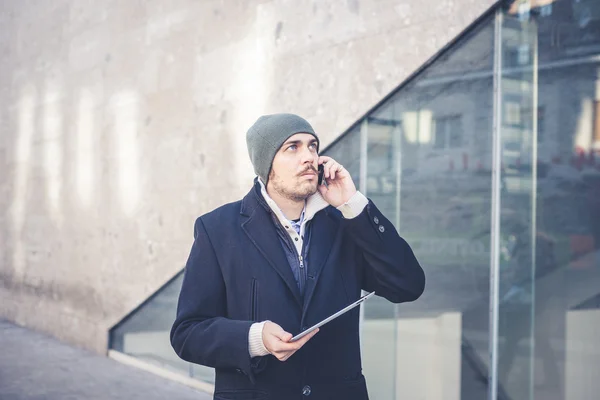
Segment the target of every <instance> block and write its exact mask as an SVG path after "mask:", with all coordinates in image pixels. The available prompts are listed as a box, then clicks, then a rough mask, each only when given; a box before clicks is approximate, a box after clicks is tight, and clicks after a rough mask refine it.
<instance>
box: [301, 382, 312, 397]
mask: <svg viewBox="0 0 600 400" xmlns="http://www.w3.org/2000/svg"><path fill="white" fill-rule="evenodd" d="M311 392H312V390H311V388H310V386H308V385H306V386H304V387H303V388H302V394H303V395H305V396H310V393H311Z"/></svg>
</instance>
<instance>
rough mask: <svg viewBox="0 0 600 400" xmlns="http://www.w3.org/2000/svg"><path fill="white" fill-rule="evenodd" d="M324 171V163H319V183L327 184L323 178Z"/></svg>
mask: <svg viewBox="0 0 600 400" xmlns="http://www.w3.org/2000/svg"><path fill="white" fill-rule="evenodd" d="M323 172H324V168H323V164H319V178H318V181H317V182H318V184H319V185H323V184H325V180H324V179H323Z"/></svg>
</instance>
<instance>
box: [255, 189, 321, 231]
mask: <svg viewBox="0 0 600 400" xmlns="http://www.w3.org/2000/svg"><path fill="white" fill-rule="evenodd" d="M258 183H259V184H260V192H261V194H262V196H263V197H264V199H265V201H266V202H267V204H268V205H269V207H270V208H271V210H273V212H274V213H275V215H276V216H277V218H278V219H279V221H280V222H281V223H282V224H283V225H285V223H286V222H288V221H289V220H288V219H287V218H286V216H285V215H284V214H283V211H281V208H279V206H278V205H277V203H275V200H273V199H272V198H271V196H269V194H268V193H267V189H266V187H265V184H264V183H263V181H262V179H260V178H258ZM327 206H329V203H327V201H325V199H324V198H323V196H322V195H321V192H319V191H318V190H317V192H316V193H315V194H313V195H311V196H309V197H308V199H306V201H305V202H304V209H303V210H302V214H301V216H300V221H299V222H298V224H299V225H300V226H303V225H305V224H306V223H307V222H308V221H310V220H311V219H313V217H314V216H315V215H316V214H317V213H318V212H319V211H321V210H323V209H324V208H327ZM290 223H291V221H290Z"/></svg>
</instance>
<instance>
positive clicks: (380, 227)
mask: <svg viewBox="0 0 600 400" xmlns="http://www.w3.org/2000/svg"><path fill="white" fill-rule="evenodd" d="M379 232H381V233H383V232H385V227H384V226H383V225H379Z"/></svg>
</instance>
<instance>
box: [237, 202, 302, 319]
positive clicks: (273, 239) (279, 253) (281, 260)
mask: <svg viewBox="0 0 600 400" xmlns="http://www.w3.org/2000/svg"><path fill="white" fill-rule="evenodd" d="M253 197H256V194H255V193H253V192H252V191H251V192H250V193H249V194H248V195H247V196H246V197H245V198H244V200H243V202H242V214H245V215H249V217H248V219H247V220H245V221H244V222H242V230H243V231H244V232H245V233H246V235H248V238H250V241H251V242H252V243H253V244H254V246H256V248H257V249H258V251H259V252H260V253H261V254H262V256H263V257H264V258H265V259H266V260H267V263H268V264H269V265H270V266H271V267H272V268H273V269H274V270H275V271H276V272H277V274H279V276H280V277H281V279H283V281H284V282H285V284H286V285H287V287H288V288H289V289H290V291H291V292H292V294H293V295H294V298H295V299H296V302H297V303H298V305H299V306H300V307H302V298H301V296H300V290H299V289H298V285H297V284H296V280H295V279H294V274H293V272H292V268H291V267H290V264H289V262H288V260H287V258H286V256H285V253H284V250H283V247H282V246H281V243H280V241H279V237H278V236H277V231H276V230H275V229H276V228H275V225H274V224H273V221H272V220H271V215H270V214H269V213H268V211H267V210H266V209H265V208H264V207H263V206H262V205H261V204H259V203H258V201H257V200H256V198H253Z"/></svg>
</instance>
